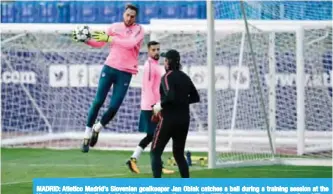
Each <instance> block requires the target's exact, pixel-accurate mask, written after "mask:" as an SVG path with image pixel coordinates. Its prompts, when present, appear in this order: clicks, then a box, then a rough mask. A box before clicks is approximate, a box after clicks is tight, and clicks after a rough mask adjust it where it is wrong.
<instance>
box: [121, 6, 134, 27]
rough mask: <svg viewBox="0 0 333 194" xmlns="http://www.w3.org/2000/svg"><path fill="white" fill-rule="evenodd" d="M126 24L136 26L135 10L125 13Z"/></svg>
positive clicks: (128, 10)
mask: <svg viewBox="0 0 333 194" xmlns="http://www.w3.org/2000/svg"><path fill="white" fill-rule="evenodd" d="M123 17H124V23H125V25H126V26H131V25H133V24H134V22H135V19H136V12H135V10H132V9H127V10H126V11H125V12H124V15H123Z"/></svg>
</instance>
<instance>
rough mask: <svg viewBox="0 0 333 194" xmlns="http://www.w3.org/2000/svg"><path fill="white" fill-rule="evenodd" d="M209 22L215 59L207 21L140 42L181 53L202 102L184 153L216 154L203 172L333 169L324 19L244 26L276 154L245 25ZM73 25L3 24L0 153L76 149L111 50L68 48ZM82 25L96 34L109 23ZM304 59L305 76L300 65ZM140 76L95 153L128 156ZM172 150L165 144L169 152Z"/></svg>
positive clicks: (153, 33) (166, 28)
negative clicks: (272, 167)
mask: <svg viewBox="0 0 333 194" xmlns="http://www.w3.org/2000/svg"><path fill="white" fill-rule="evenodd" d="M168 22H170V23H168ZM171 22H172V25H171ZM182 22H185V23H182ZM186 22H187V23H186ZM214 23H215V39H213V40H214V42H213V44H214V45H215V53H216V54H215V55H213V57H212V58H210V57H209V56H210V55H212V53H210V54H209V56H208V55H207V54H206V53H208V52H207V51H208V49H207V40H208V38H209V36H208V29H207V21H200V20H192V21H180V20H179V21H175V20H173V21H164V20H160V21H158V22H155V23H154V21H152V23H151V24H150V25H144V28H145V32H146V36H145V44H146V43H147V41H148V40H151V39H155V40H158V41H159V42H160V43H161V47H162V50H167V49H170V48H174V49H177V50H179V51H180V53H181V55H182V65H183V67H184V69H183V70H184V71H185V72H186V73H187V74H188V75H189V76H190V77H191V78H192V79H193V81H194V83H195V84H196V86H197V87H198V89H199V92H200V96H201V102H200V103H199V104H195V105H193V106H191V116H192V119H191V127H190V133H189V137H188V142H187V145H186V146H187V148H186V149H187V150H190V151H192V152H195V151H201V152H209V151H210V152H211V154H212V155H215V156H216V159H215V160H211V162H214V164H212V163H211V164H210V167H211V166H220V165H222V166H236V165H254V164H264V163H266V162H267V163H269V164H272V163H277V162H278V163H283V164H295V165H302V164H303V165H304V164H307V165H319V164H320V165H324V164H325V165H327V164H329V165H331V160H332V157H331V152H332V149H331V147H332V97H331V96H330V95H331V93H330V92H329V89H328V88H329V87H331V84H332V83H331V81H330V82H328V81H327V79H328V76H331V71H332V70H331V67H330V69H327V68H326V67H325V68H324V67H323V66H324V65H328V64H331V63H330V62H325V61H326V60H328V59H329V58H330V56H331V55H327V52H328V49H329V46H331V43H330V42H329V41H331V39H330V37H331V36H332V24H331V22H330V21H293V22H290V21H252V20H249V23H250V24H251V26H250V28H249V30H250V32H251V38H252V40H253V44H254V45H253V48H254V54H255V56H256V61H257V65H259V67H260V68H259V73H260V81H261V82H260V83H261V84H260V87H262V89H263V91H264V92H263V93H264V101H265V106H266V107H265V108H266V110H267V113H268V120H269V123H270V130H271V131H272V132H273V133H272V134H273V135H272V139H273V141H272V142H273V145H274V146H273V147H274V151H275V155H273V154H272V150H271V149H270V145H269V139H268V136H267V132H266V128H265V126H264V124H263V119H264V117H263V115H262V112H261V111H260V108H259V107H260V104H259V103H258V99H257V97H258V96H257V86H256V85H255V81H254V79H255V78H254V77H253V69H252V68H253V64H251V60H250V59H251V58H250V53H249V47H248V42H247V39H246V37H245V39H243V37H244V35H245V33H246V29H245V27H244V22H243V21H241V20H234V21H227V20H226V21H215V22H214ZM75 26H76V25H70V24H65V25H58V24H1V25H0V27H1V31H2V33H1V40H2V44H1V49H2V55H1V67H2V72H1V97H2V98H1V99H2V102H1V103H2V106H1V109H2V122H1V126H2V142H1V146H2V147H21V146H24V147H31V148H33V147H48V148H57V149H68V148H78V147H79V146H80V143H81V140H82V138H83V132H84V125H85V119H86V114H87V111H88V108H89V105H90V103H91V101H92V99H93V97H94V95H95V90H96V77H98V75H99V71H100V69H99V68H100V67H101V65H102V64H103V62H104V59H105V57H106V56H107V53H108V49H109V48H108V47H105V48H102V49H93V48H90V47H88V46H86V45H83V44H81V43H75V42H73V41H72V40H71V38H70V34H71V30H72V29H74V28H75ZM89 26H90V27H91V28H92V29H94V30H102V29H105V28H106V27H107V25H89ZM242 42H243V43H242ZM301 44H303V46H301ZM330 48H331V47H330ZM145 49H146V46H143V47H142V51H141V54H140V57H139V58H140V59H139V62H140V64H141V65H142V64H143V62H144V60H145V58H146V50H145ZM302 49H303V51H302ZM274 53H275V54H274ZM207 59H210V60H212V61H211V62H209V63H212V64H213V65H214V67H215V72H214V71H210V74H215V76H209V71H208V68H207ZM323 61H324V62H323ZM302 63H304V69H303V70H302V69H301V68H302V67H300V68H299V66H300V65H301V64H302ZM296 64H297V65H296ZM315 64H320V65H321V67H319V66H315ZM141 73H142V71H140V73H139V74H138V75H137V76H134V78H133V80H132V83H131V86H130V89H129V92H128V95H127V97H126V99H125V101H124V103H123V105H122V107H121V108H120V110H119V112H118V114H117V116H116V118H115V119H114V120H113V121H111V123H110V124H109V125H108V126H107V129H106V130H105V131H103V132H102V133H101V135H100V140H99V142H98V144H97V145H96V146H97V147H96V149H117V150H133V148H134V147H135V146H136V145H137V143H138V141H139V140H140V139H141V137H143V134H139V133H138V132H137V122H138V116H139V114H138V113H139V103H140V84H141ZM299 75H303V77H302V76H299ZM213 78H214V79H213ZM323 80H324V81H323ZM213 81H214V82H215V89H214V90H213V91H215V94H214V95H215V107H214V108H215V113H213V112H212V113H211V114H215V118H211V119H212V121H214V122H216V123H215V127H214V128H213V129H214V130H211V131H212V132H214V133H215V135H213V136H209V133H208V126H209V124H208V120H209V117H208V112H210V111H212V110H213V109H210V110H208V99H210V97H208V95H207V91H208V87H209V86H210V87H212V85H209V83H210V82H213ZM211 89H212V88H211ZM236 91H237V93H238V94H237V96H236ZM110 95H111V93H110ZM303 101H305V102H304V103H303ZM107 104H108V100H107V101H106V104H105V106H107ZM234 107H236V109H234ZM302 107H303V108H302ZM104 110H105V109H103V108H102V109H101V113H103V111H104ZM212 121H211V122H212ZM232 123H233V124H232ZM210 126H213V125H210ZM232 126H233V127H232ZM210 138H215V140H216V141H215V142H214V141H210V140H209V139H210ZM209 143H210V144H211V147H209ZM170 148H171V147H170V145H168V147H167V151H170ZM212 150H215V151H212ZM273 157H274V160H273ZM305 157H306V159H305ZM284 158H298V160H297V162H293V161H295V160H292V161H291V160H283V159H284ZM313 159H316V161H317V162H318V160H320V161H324V162H322V163H316V162H314V160H313ZM305 161H307V162H305ZM302 162H303V163H302Z"/></svg>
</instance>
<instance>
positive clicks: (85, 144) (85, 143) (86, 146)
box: [81, 139, 90, 153]
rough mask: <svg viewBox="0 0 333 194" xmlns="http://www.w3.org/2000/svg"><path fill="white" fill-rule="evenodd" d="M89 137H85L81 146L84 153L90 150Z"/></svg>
mask: <svg viewBox="0 0 333 194" xmlns="http://www.w3.org/2000/svg"><path fill="white" fill-rule="evenodd" d="M89 141H90V140H89V139H83V144H82V148H81V151H82V152H83V153H87V152H89Z"/></svg>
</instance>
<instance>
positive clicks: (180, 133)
mask: <svg viewBox="0 0 333 194" xmlns="http://www.w3.org/2000/svg"><path fill="white" fill-rule="evenodd" d="M161 56H163V57H165V61H164V66H165V70H166V74H165V75H163V77H162V79H161V87H160V95H161V102H160V103H157V104H156V105H154V106H153V112H154V115H158V116H159V117H160V122H159V126H158V128H157V129H156V131H155V135H154V139H153V142H152V147H151V151H150V154H151V165H152V171H153V176H154V178H161V174H162V160H161V156H162V153H163V151H164V148H165V146H166V145H167V143H168V142H169V140H170V139H172V141H173V142H172V152H173V156H174V158H175V160H176V162H177V165H178V168H179V172H180V175H181V177H182V178H189V176H190V174H189V168H188V164H187V162H186V159H185V156H184V149H185V143H186V138H187V133H188V130H189V124H190V107H189V105H190V104H192V103H196V102H199V101H200V97H199V94H198V91H197V89H196V88H195V86H194V84H193V82H192V80H191V79H190V78H189V77H188V76H187V75H186V74H185V73H184V72H182V71H181V70H180V69H181V64H180V55H179V53H178V51H176V50H169V51H168V52H167V53H165V54H163V53H162V54H161Z"/></svg>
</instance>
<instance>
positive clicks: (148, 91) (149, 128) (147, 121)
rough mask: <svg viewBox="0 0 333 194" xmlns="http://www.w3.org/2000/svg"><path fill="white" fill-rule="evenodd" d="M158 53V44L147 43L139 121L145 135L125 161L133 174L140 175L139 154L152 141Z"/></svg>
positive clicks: (141, 130) (169, 171)
mask: <svg viewBox="0 0 333 194" xmlns="http://www.w3.org/2000/svg"><path fill="white" fill-rule="evenodd" d="M159 53H160V44H159V43H158V42H156V41H150V42H149V43H148V60H147V61H146V62H145V64H144V70H143V71H144V72H143V80H142V81H143V83H142V90H141V113H140V120H139V131H140V132H145V133H146V134H147V135H146V136H145V137H144V138H143V139H142V140H141V141H140V143H139V145H138V146H137V147H136V149H135V151H134V153H133V155H132V157H131V158H130V159H129V160H128V161H127V163H126V164H127V166H128V168H129V169H130V170H131V171H132V172H134V173H140V170H139V168H138V166H137V160H138V159H139V157H140V155H141V152H142V151H143V150H144V149H145V148H146V147H147V146H148V144H150V143H151V141H152V140H153V135H154V131H155V129H156V125H157V124H156V122H153V121H152V120H151V118H152V116H153V111H152V106H153V105H154V104H156V103H157V102H158V101H159V99H160V93H159V87H160V83H161V77H162V72H161V70H160V68H159V65H158V59H159ZM162 171H163V173H164V174H172V173H174V171H172V170H168V169H165V168H163V169H162Z"/></svg>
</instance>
